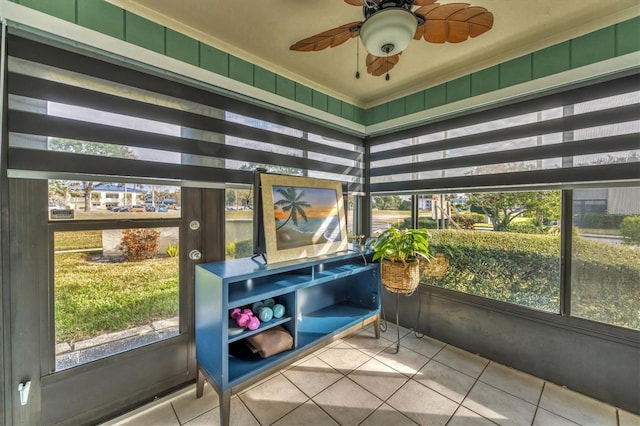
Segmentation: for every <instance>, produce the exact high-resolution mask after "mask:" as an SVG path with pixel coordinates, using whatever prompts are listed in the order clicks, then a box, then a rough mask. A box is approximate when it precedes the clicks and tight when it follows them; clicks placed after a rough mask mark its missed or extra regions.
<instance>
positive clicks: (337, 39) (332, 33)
mask: <svg viewBox="0 0 640 426" xmlns="http://www.w3.org/2000/svg"><path fill="white" fill-rule="evenodd" d="M360 24H362V22H351V23H349V24H344V25H340V26H339V27H337V28H332V29H330V30H327V31H323V32H321V33H319V34H316V35H313V36H311V37H308V38H305V39H303V40H300V41H297V42H295V43H294V44H292V45H291V47H289V50H297V51H300V52H315V51H318V50H322V49H326V48H327V47H336V46H339V45H341V44H342V43H344V42H345V41H347V40H349V39H351V38H353V37H357V36H358V34H359V33H358V31H353V30H352V29H353V28H356V27H359V26H360Z"/></svg>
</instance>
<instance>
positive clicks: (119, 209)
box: [113, 206, 131, 213]
mask: <svg viewBox="0 0 640 426" xmlns="http://www.w3.org/2000/svg"><path fill="white" fill-rule="evenodd" d="M113 211H114V212H119V213H124V212H128V211H131V207H129V206H118V207H114V208H113Z"/></svg>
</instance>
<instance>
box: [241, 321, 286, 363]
mask: <svg viewBox="0 0 640 426" xmlns="http://www.w3.org/2000/svg"><path fill="white" fill-rule="evenodd" d="M245 340H246V341H247V345H248V346H249V348H250V349H251V351H252V352H253V353H257V354H259V355H260V356H261V357H262V358H267V357H270V356H271V355H275V354H278V353H280V352H283V351H287V350H289V349H291V348H292V347H293V337H291V334H289V332H288V331H287V329H285V328H284V327H283V326H281V325H279V326H277V327H273V328H270V329H268V330H265V331H263V332H261V333H258V334H254V335H253V336H249V337H247V338H246V339H245Z"/></svg>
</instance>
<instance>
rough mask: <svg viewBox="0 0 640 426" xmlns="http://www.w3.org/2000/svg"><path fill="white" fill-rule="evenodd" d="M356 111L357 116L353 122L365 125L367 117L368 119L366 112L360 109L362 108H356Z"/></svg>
mask: <svg viewBox="0 0 640 426" xmlns="http://www.w3.org/2000/svg"><path fill="white" fill-rule="evenodd" d="M354 110H355V113H356V115H355V117H353V120H354V121H355V122H356V123H359V124H364V122H365V117H366V111H365V110H364V109H362V108H360V107H354Z"/></svg>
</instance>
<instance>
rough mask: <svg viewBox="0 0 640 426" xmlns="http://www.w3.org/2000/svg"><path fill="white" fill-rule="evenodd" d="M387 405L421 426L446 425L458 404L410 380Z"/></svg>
mask: <svg viewBox="0 0 640 426" xmlns="http://www.w3.org/2000/svg"><path fill="white" fill-rule="evenodd" d="M387 404H389V405H390V406H392V407H393V408H395V409H396V410H398V411H400V412H401V413H403V414H404V415H405V416H407V417H409V418H411V419H412V420H413V421H415V422H416V423H418V424H421V425H445V424H446V423H447V421H448V420H449V418H450V417H451V416H452V415H453V413H454V412H455V411H456V408H458V404H456V403H455V402H453V401H451V400H450V399H448V398H445V397H444V396H442V395H440V394H439V393H437V392H436V391H433V390H431V389H429V388H427V387H425V386H423V385H421V384H420V383H418V382H416V381H415V380H409V381H408V382H407V383H406V384H405V385H404V386H402V387H401V388H400V390H398V392H396V393H395V394H394V395H393V396H392V397H391V398H389V399H388V400H387Z"/></svg>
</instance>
